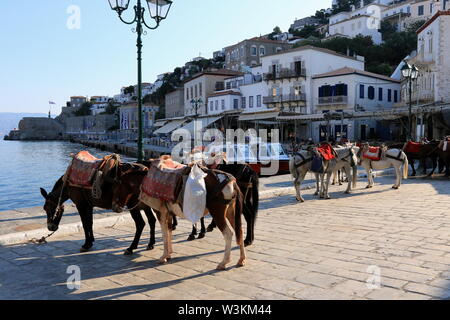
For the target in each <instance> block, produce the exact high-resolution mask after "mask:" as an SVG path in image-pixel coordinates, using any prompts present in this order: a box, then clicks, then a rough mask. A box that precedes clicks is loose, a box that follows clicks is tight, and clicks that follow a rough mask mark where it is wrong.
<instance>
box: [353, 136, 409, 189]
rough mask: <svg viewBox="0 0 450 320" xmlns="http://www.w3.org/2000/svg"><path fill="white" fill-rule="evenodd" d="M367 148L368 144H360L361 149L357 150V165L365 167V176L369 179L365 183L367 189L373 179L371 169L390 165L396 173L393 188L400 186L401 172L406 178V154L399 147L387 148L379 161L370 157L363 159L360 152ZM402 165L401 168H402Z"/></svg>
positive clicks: (380, 168) (384, 167)
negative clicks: (366, 183) (367, 182)
mask: <svg viewBox="0 0 450 320" xmlns="http://www.w3.org/2000/svg"><path fill="white" fill-rule="evenodd" d="M368 148H369V145H368V144H365V145H363V146H362V148H361V151H360V152H359V154H358V156H359V165H360V166H361V167H363V168H364V169H366V173H367V177H368V179H369V184H368V185H367V187H366V188H367V189H369V188H372V187H373V184H374V181H373V176H372V171H373V169H375V170H383V169H387V168H390V167H394V168H395V174H396V182H395V184H394V186H393V187H392V188H393V189H398V188H400V185H401V183H402V174H403V179H408V166H409V161H408V156H407V155H406V154H405V153H404V152H403V151H402V150H400V149H389V150H387V151H386V152H385V154H384V157H382V159H381V160H379V161H373V160H370V159H365V158H363V157H362V154H363V153H364V152H365V151H366V150H367V149H368ZM402 166H403V170H402Z"/></svg>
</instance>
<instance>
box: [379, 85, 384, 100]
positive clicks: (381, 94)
mask: <svg viewBox="0 0 450 320" xmlns="http://www.w3.org/2000/svg"><path fill="white" fill-rule="evenodd" d="M378 100H379V101H383V88H378Z"/></svg>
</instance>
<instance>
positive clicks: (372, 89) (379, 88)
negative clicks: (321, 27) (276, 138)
mask: <svg viewBox="0 0 450 320" xmlns="http://www.w3.org/2000/svg"><path fill="white" fill-rule="evenodd" d="M312 91H313V92H314V102H313V113H314V114H316V115H324V114H327V113H337V114H344V113H346V112H347V113H349V112H364V111H381V110H386V109H391V108H392V107H393V106H394V104H395V103H398V102H399V101H400V81H398V80H395V79H392V78H390V77H386V76H383V75H379V74H375V73H371V72H367V71H363V70H357V69H354V68H348V67H345V68H341V69H338V70H334V71H331V72H327V73H323V74H317V75H315V76H313V89H312ZM318 118H320V116H318ZM342 127H343V130H342V129H341V128H342ZM377 129H380V128H377V122H376V121H375V120H358V121H354V120H351V119H344V120H343V121H342V120H333V121H331V122H330V123H328V122H327V121H326V120H325V119H324V120H323V121H320V122H314V124H313V127H312V138H313V140H314V141H322V140H325V139H326V136H327V133H328V134H329V135H330V136H332V137H334V138H335V139H339V138H341V137H345V138H347V139H350V140H353V141H354V140H366V139H368V138H374V135H375V133H376V132H377V131H379V130H377ZM341 133H342V134H341Z"/></svg>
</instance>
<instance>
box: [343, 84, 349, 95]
mask: <svg viewBox="0 0 450 320" xmlns="http://www.w3.org/2000/svg"><path fill="white" fill-rule="evenodd" d="M343 88H344V94H343V95H344V96H345V97H346V96H348V86H347V85H346V84H344V85H343Z"/></svg>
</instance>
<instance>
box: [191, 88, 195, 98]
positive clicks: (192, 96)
mask: <svg viewBox="0 0 450 320" xmlns="http://www.w3.org/2000/svg"><path fill="white" fill-rule="evenodd" d="M191 98H192V99H194V87H191Z"/></svg>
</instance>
